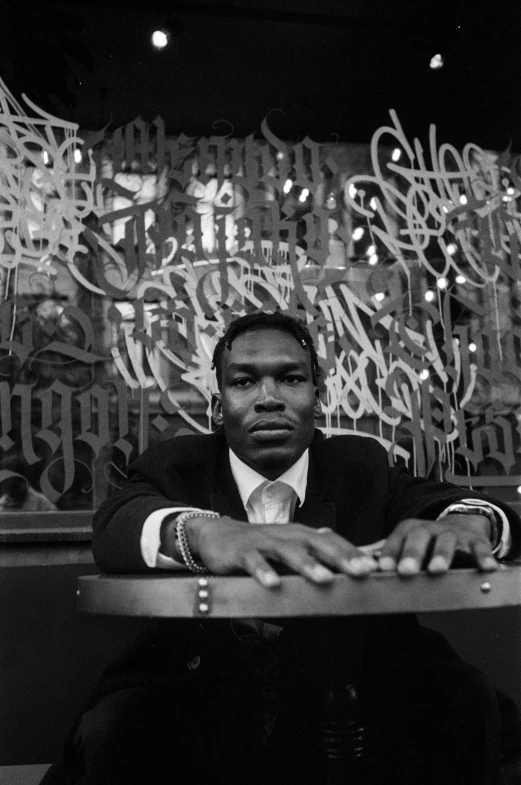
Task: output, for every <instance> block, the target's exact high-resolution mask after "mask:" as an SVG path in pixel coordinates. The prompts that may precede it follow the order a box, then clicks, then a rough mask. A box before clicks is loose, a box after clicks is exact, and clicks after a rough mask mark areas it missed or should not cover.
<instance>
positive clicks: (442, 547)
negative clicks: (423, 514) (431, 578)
mask: <svg viewBox="0 0 521 785" xmlns="http://www.w3.org/2000/svg"><path fill="white" fill-rule="evenodd" d="M456 542H457V538H456V535H455V533H454V532H451V531H444V532H441V533H440V534H438V536H437V537H436V540H435V542H434V548H433V549H432V555H431V558H430V559H429V563H428V564H427V571H428V572H430V573H431V574H432V575H440V574H442V573H444V572H447V571H448V569H449V567H450V565H451V564H452V561H453V559H454V552H455V550H456Z"/></svg>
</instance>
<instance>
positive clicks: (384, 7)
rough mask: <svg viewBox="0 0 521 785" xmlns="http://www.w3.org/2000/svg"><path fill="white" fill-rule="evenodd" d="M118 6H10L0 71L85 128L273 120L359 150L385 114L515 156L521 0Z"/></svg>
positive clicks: (201, 1)
mask: <svg viewBox="0 0 521 785" xmlns="http://www.w3.org/2000/svg"><path fill="white" fill-rule="evenodd" d="M125 6H126V7H125V8H122V7H121V6H120V5H116V3H114V4H108V3H98V2H93V1H92V0H91V1H90V2H83V3H76V2H69V3H68V4H67V5H63V4H56V3H49V2H40V3H38V4H37V5H36V4H35V5H32V4H27V3H23V2H22V3H14V2H9V1H8V2H5V0H4V3H3V4H2V7H1V8H0V76H1V77H2V78H3V79H4V81H5V82H6V83H7V86H8V87H9V89H10V90H12V91H13V92H14V94H15V95H16V97H18V98H19V97H20V94H21V92H26V93H27V94H29V95H30V96H31V98H33V100H35V101H36V103H38V105H40V106H42V107H44V108H45V109H47V110H50V111H52V112H53V113H55V114H58V115H59V116H60V117H63V118H65V119H69V120H73V121H75V122H77V123H79V125H80V127H82V128H83V129H89V130H90V129H99V128H102V127H108V128H115V127H117V126H120V125H123V124H125V123H127V122H130V121H131V120H133V119H135V118H136V117H137V116H138V115H141V117H142V118H143V119H145V120H146V121H152V120H153V119H154V118H155V117H156V116H157V115H160V116H161V117H163V119H164V120H165V123H166V126H167V130H168V132H169V133H171V134H178V133H181V132H184V133H185V134H188V135H211V134H215V133H217V134H223V133H233V134H235V135H236V136H241V137H242V136H246V135H248V134H251V133H256V132H257V131H259V129H260V124H261V122H262V120H263V118H264V117H265V116H266V115H269V125H270V128H271V129H272V130H273V131H274V133H276V134H277V135H278V136H279V137H282V138H285V139H287V140H292V139H300V138H302V137H303V136H305V135H306V134H307V135H309V136H311V137H312V138H313V139H315V140H316V141H328V140H329V141H335V140H339V141H347V142H368V141H370V139H371V135H372V133H373V132H374V131H375V130H376V129H377V128H378V127H379V126H380V125H383V124H386V123H387V122H388V120H389V114H388V112H389V109H391V108H392V109H395V110H396V111H397V112H398V116H399V118H400V120H401V122H402V124H403V126H404V130H405V132H406V134H407V136H408V137H409V138H411V137H412V136H413V135H416V136H419V137H420V138H421V140H422V141H423V142H424V144H426V143H427V139H428V127H429V124H430V123H435V124H436V126H437V128H438V139H439V141H440V142H441V141H447V142H451V143H453V144H456V145H457V146H462V145H463V144H465V143H466V142H470V141H472V142H475V143H477V144H479V145H481V146H483V147H488V148H495V149H505V148H507V147H508V146H509V145H512V147H513V149H514V150H518V151H519V150H521V89H520V88H521V84H520V83H521V1H520V0H496V1H495V2H494V3H491V2H486V3H485V2H483V3H482V2H480V1H479V0H476V1H475V2H469V1H468V0H466V1H465V2H463V0H452V2H448V0H440V1H439V2H436V3H434V2H425V0H394V1H393V0H284V1H282V0H279V2H277V0H236V2H224V3H222V2H217V1H214V2H212V0H194V2H189V1H186V2H173V1H172V2H162V3H161V2H154V1H152V2H126V3H125ZM167 19H168V21H169V22H170V23H171V25H172V28H173V31H174V37H173V39H172V42H171V44H170V46H169V47H167V49H165V50H163V51H159V52H158V51H155V50H154V49H153V48H152V47H151V45H150V43H149V36H150V33H151V31H152V30H153V29H154V27H155V26H157V25H159V24H162V23H163V22H164V21H165V20H167ZM436 53H441V54H442V55H443V57H444V63H445V64H444V66H443V68H441V69H439V70H431V69H430V68H429V61H430V59H431V57H432V56H433V55H434V54H436Z"/></svg>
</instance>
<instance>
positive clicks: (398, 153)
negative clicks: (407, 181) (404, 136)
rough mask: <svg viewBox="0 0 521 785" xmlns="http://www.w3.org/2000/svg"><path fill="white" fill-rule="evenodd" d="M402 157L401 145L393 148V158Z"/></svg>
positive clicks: (397, 159) (394, 159)
mask: <svg viewBox="0 0 521 785" xmlns="http://www.w3.org/2000/svg"><path fill="white" fill-rule="evenodd" d="M401 157H402V151H401V150H400V148H399V147H395V148H394V150H393V154H392V156H391V158H392V160H393V161H399V160H400V158H401Z"/></svg>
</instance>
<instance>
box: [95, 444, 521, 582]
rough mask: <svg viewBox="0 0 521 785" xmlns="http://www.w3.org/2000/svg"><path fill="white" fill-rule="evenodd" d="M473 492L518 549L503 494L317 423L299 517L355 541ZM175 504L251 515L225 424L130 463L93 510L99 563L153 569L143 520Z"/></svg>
mask: <svg viewBox="0 0 521 785" xmlns="http://www.w3.org/2000/svg"><path fill="white" fill-rule="evenodd" d="M469 496H471V497H472V498H478V499H483V500H487V499H488V500H490V501H493V502H494V503H495V504H496V505H498V506H499V507H501V508H502V509H503V510H504V511H505V513H506V514H507V516H508V519H509V521H510V526H511V530H512V549H511V553H510V554H509V555H510V557H511V558H515V557H516V556H517V555H519V553H520V552H521V521H520V519H519V518H518V516H517V515H516V514H515V513H514V512H513V511H512V510H511V509H510V508H509V507H508V506H507V505H504V504H503V503H502V502H501V501H499V500H497V499H494V498H492V497H490V496H487V495H485V494H482V493H478V492H476V491H469V490H468V489H462V488H460V487H458V486H456V485H452V484H448V483H440V482H432V481H429V480H425V479H422V478H419V477H412V476H411V475H410V474H409V473H408V472H407V470H406V469H405V468H403V467H390V466H389V461H388V456H387V453H386V451H385V450H384V448H383V447H382V446H381V445H380V444H379V443H378V442H377V441H376V440H375V439H373V438H371V437H366V436H334V437H332V438H329V439H325V438H324V435H323V434H322V432H321V431H319V430H316V431H315V437H314V440H313V443H312V445H311V448H310V462H309V473H308V486H307V491H306V498H305V501H304V504H303V505H302V506H299V507H297V509H296V511H295V516H294V519H295V521H296V522H299V523H304V524H306V525H308V526H312V527H314V528H319V527H321V526H329V527H331V528H332V529H335V530H336V531H337V532H338V533H339V534H341V535H342V536H344V537H345V538H346V539H348V540H349V541H350V542H352V543H353V544H354V545H358V546H360V545H368V544H370V543H373V542H376V541H377V540H380V539H382V538H384V537H387V536H388V535H389V534H390V532H392V530H393V529H394V527H395V526H396V525H397V524H398V523H399V522H400V521H402V520H404V519H405V518H409V517H420V518H425V519H433V518H436V517H437V516H438V514H439V513H440V512H441V511H442V510H443V509H444V508H445V507H446V506H447V505H448V504H450V503H451V502H454V501H459V500H461V499H464V498H468V497H469ZM176 505H180V506H193V507H200V508H202V509H210V510H215V511H216V512H219V513H221V514H222V515H229V516H231V517H233V518H236V519H238V520H247V516H246V511H245V509H244V507H243V505H242V502H241V499H240V496H239V492H238V489H237V486H236V484H235V481H234V479H233V476H232V473H231V468H230V461H229V457H228V445H227V442H226V438H225V435H224V432H223V431H222V430H219V431H217V432H216V433H213V434H208V435H202V436H180V437H177V438H173V439H170V440H168V441H164V442H160V443H158V444H155V445H153V446H152V447H150V448H149V449H148V450H146V451H145V452H144V453H143V454H142V455H141V456H140V457H139V458H138V459H137V460H136V461H135V462H134V463H133V464H131V466H130V467H129V473H128V482H127V483H126V485H125V486H124V487H123V488H122V489H121V490H118V491H116V492H114V493H113V494H111V495H110V496H109V497H108V498H107V500H106V501H105V502H104V503H103V504H102V505H101V507H100V508H99V510H98V512H97V513H96V515H95V516H94V534H93V551H94V558H95V560H96V563H97V565H98V566H99V567H100V569H101V570H102V571H104V572H109V573H137V572H146V571H148V570H149V568H148V567H147V566H146V565H145V563H144V561H143V558H142V556H141V550H140V537H141V530H142V527H143V523H144V521H145V519H146V518H147V516H148V515H150V514H151V513H152V512H154V511H155V510H159V509H161V508H164V507H165V506H176ZM216 525H219V524H218V521H217V520H216Z"/></svg>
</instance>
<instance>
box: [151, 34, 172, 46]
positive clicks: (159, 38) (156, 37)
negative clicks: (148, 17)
mask: <svg viewBox="0 0 521 785" xmlns="http://www.w3.org/2000/svg"><path fill="white" fill-rule="evenodd" d="M150 40H151V41H152V46H153V47H155V49H164V48H165V46H166V45H167V44H168V35H167V33H165V31H164V30H154V32H153V33H152V37H151V39H150Z"/></svg>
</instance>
